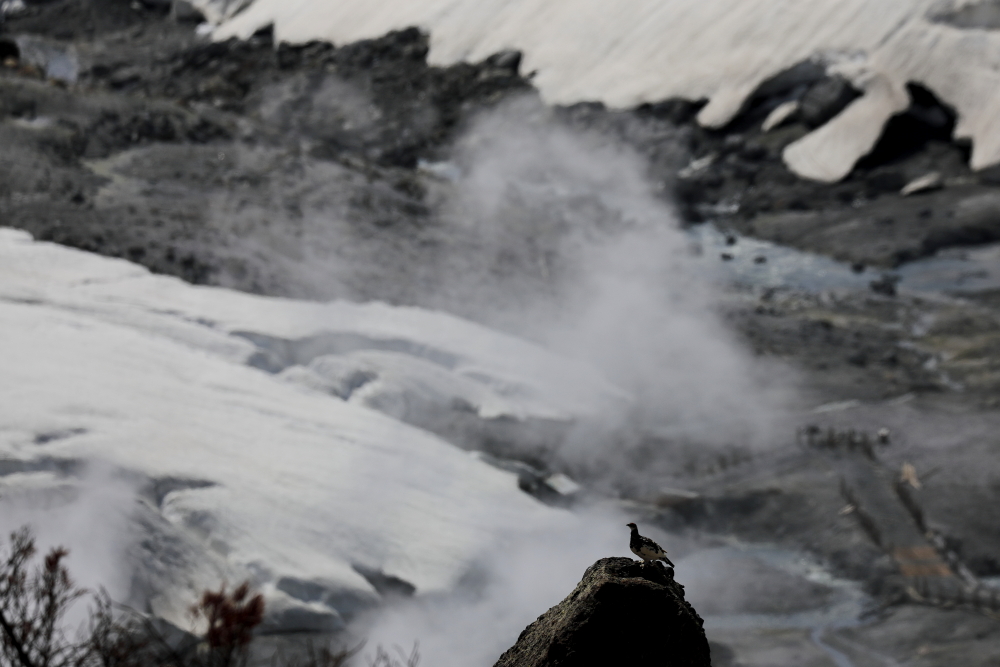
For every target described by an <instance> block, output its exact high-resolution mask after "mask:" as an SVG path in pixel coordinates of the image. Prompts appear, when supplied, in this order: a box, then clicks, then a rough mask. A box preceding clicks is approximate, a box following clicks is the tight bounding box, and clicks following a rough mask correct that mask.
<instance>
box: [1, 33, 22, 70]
mask: <svg viewBox="0 0 1000 667" xmlns="http://www.w3.org/2000/svg"><path fill="white" fill-rule="evenodd" d="M20 59H21V49H20V48H18V46H17V42H15V41H14V40H11V39H7V38H0V64H2V63H4V62H6V61H7V60H20Z"/></svg>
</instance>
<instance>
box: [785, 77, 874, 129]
mask: <svg viewBox="0 0 1000 667" xmlns="http://www.w3.org/2000/svg"><path fill="white" fill-rule="evenodd" d="M860 95H861V93H860V92H858V91H857V90H856V89H855V88H854V86H852V85H851V84H850V82H848V81H847V80H846V79H844V78H843V77H839V76H831V77H828V78H825V79H822V80H820V81H817V82H816V83H815V84H813V85H812V87H810V88H809V90H808V92H806V94H805V95H803V96H802V100H801V103H800V106H799V116H800V117H801V118H802V120H803V121H804V122H805V123H806V124H807V125H809V126H810V127H819V126H820V125H822V124H824V123H825V122H827V121H828V120H830V119H831V118H833V117H834V116H836V115H837V114H838V113H840V112H841V111H843V109H844V107H846V106H847V105H848V104H850V103H851V102H852V101H854V99H855V98H857V97H858V96H860Z"/></svg>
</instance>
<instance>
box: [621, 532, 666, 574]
mask: <svg viewBox="0 0 1000 667" xmlns="http://www.w3.org/2000/svg"><path fill="white" fill-rule="evenodd" d="M625 525H626V526H628V527H629V528H631V529H632V539H630V540H629V541H628V548H629V549H631V550H632V553H634V554H635V555H636V556H638V557H639V558H641V559H642V564H643V565H645V564H646V563H649V562H650V561H653V562H655V561H658V560H662V561H663V562H664V563H666V564H667V565H669V566H670V567H671V568H672V567H673V566H674V564H673V563H671V562H670V559H669V558H667V550H666V549H664V548H663V547H661V546H660V545H659V544H657V543H656V542H654V541H653V540H651V539H649V538H648V537H643V536H642V535H640V534H639V526H637V525H635V524H634V523H627V524H625Z"/></svg>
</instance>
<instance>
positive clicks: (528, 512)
mask: <svg viewBox="0 0 1000 667" xmlns="http://www.w3.org/2000/svg"><path fill="white" fill-rule="evenodd" d="M234 330H243V331H249V332H254V333H258V334H267V335H270V336H281V337H287V338H296V337H302V336H309V335H317V334H329V333H331V332H333V333H340V334H345V333H350V334H352V335H354V336H355V339H354V340H361V341H383V342H384V341H386V340H391V341H394V342H395V343H396V344H397V345H398V349H397V351H395V352H384V351H382V352H379V351H367V352H365V351H354V352H352V353H351V355H348V356H349V357H350V361H349V363H361V364H363V365H366V367H367V368H370V369H372V371H373V372H374V373H375V374H377V375H379V376H380V378H381V381H382V382H387V383H390V384H391V383H392V378H393V377H396V378H398V377H403V378H404V380H405V382H404V383H403V384H404V385H405V384H406V383H411V384H415V385H417V386H418V388H420V387H431V388H437V389H438V390H440V391H443V392H445V393H446V394H447V393H448V392H460V393H462V394H464V395H466V396H467V397H468V396H471V397H472V398H473V400H474V401H475V402H476V403H477V406H476V407H477V409H478V410H479V411H480V412H482V413H483V414H485V415H487V416H494V415H496V414H506V415H510V416H511V417H512V418H519V417H523V416H525V415H536V414H537V415H546V416H551V415H560V416H562V417H564V418H575V417H578V416H580V415H585V414H586V412H587V411H588V410H591V409H595V407H596V406H598V405H599V404H600V403H601V402H602V401H606V400H608V401H615V400H623V399H622V397H621V395H620V393H619V392H617V390H615V389H614V388H613V387H611V386H610V385H608V384H607V383H605V382H604V381H603V380H601V379H600V377H599V376H598V375H597V374H596V373H595V372H594V371H592V370H590V369H588V368H585V367H582V366H580V365H579V364H576V363H573V362H570V361H567V360H564V359H561V358H558V357H555V356H553V355H551V354H549V353H547V352H546V351H544V350H542V349H541V348H538V347H535V346H534V345H531V344H529V343H526V342H524V341H521V340H517V339H514V338H512V337H509V336H506V335H503V334H500V333H497V332H494V331H491V330H489V329H486V328H484V327H481V326H478V325H474V324H471V323H469V322H466V321H463V320H461V319H459V318H455V317H452V316H449V315H445V314H441V313H435V312H429V311H424V310H420V309H416V308H393V307H390V306H387V305H383V304H367V305H359V304H351V303H340V302H334V303H327V304H321V303H308V302H300V301H290V300H281V299H273V298H264V297H258V296H252V295H247V294H242V293H237V292H233V291H229V290H225V289H220V288H206V287H194V286H190V285H187V284H185V283H183V282H181V281H179V280H177V279H174V278H170V277H164V276H154V275H151V274H149V273H148V272H147V271H146V270H145V269H143V268H140V267H137V266H135V265H132V264H130V263H128V262H125V261H123V260H115V259H108V258H103V257H99V256H96V255H91V254H88V253H84V252H81V251H77V250H73V249H69V248H65V247H61V246H57V245H53V244H48V243H39V242H35V241H33V240H31V238H30V236H29V235H27V234H25V233H23V232H19V231H14V230H10V229H5V228H0V350H2V359H3V361H2V372H0V405H2V406H3V407H2V409H0V462H4V463H5V465H6V464H11V465H13V464H17V463H18V462H20V463H24V464H25V469H24V470H22V471H20V472H19V473H18V474H11V475H6V476H0V495H3V496H7V495H8V494H9V493H14V494H15V495H16V494H17V493H20V492H24V493H27V491H26V489H36V490H37V489H39V488H42V489H44V488H46V485H48V487H49V488H55V487H57V486H58V485H59V484H66V483H68V481H69V482H71V481H72V480H67V476H66V475H64V474H59V473H54V472H53V471H52V470H51V469H50V470H48V471H38V472H32V471H31V465H30V464H31V463H32V462H37V461H41V460H52V459H55V460H77V459H82V460H84V461H95V462H100V463H101V465H102V466H103V467H104V468H107V469H111V470H126V471H130V472H132V473H135V474H138V475H139V476H141V477H143V478H150V479H162V478H176V479H180V480H198V481H201V482H208V483H211V484H202V485H201V486H200V487H197V485H188V486H192V487H194V488H176V489H174V490H172V491H170V492H169V493H167V494H166V495H165V496H164V497H163V500H162V504H161V505H160V506H159V507H156V506H155V501H151V500H147V501H144V502H145V503H146V505H144V507H146V509H147V510H149V511H151V512H152V513H153V514H154V515H156V514H157V513H158V514H159V516H161V517H162V518H163V519H165V520H166V525H167V527H168V528H169V529H170V530H171V531H174V533H173V534H175V536H180V537H179V538H178V539H182V541H186V543H189V544H192V545H194V551H195V552H196V553H195V555H194V556H193V557H192V559H191V561H192V562H191V563H190V567H188V570H189V571H180V572H177V573H175V576H174V578H175V580H176V583H178V584H179V588H178V589H176V590H168V591H160V592H159V593H160V596H159V597H156V599H154V600H153V601H152V602H153V607H154V609H155V610H157V611H158V612H160V613H162V614H165V615H166V616H168V617H173V618H175V619H178V620H183V609H184V608H185V605H186V604H189V603H190V602H191V600H192V598H193V596H194V594H195V592H196V589H197V588H198V587H200V586H209V585H213V586H214V585H217V584H218V583H219V581H218V580H215V581H210V580H208V578H209V577H210V576H213V575H212V573H216V574H215V576H218V574H219V573H221V575H222V576H224V577H225V578H227V579H228V580H229V581H230V582H236V581H239V580H241V579H242V578H246V577H250V578H252V579H253V580H254V581H256V582H257V583H258V584H259V585H261V586H263V589H264V590H265V591H266V592H267V594H268V595H269V596H270V598H271V600H272V602H274V603H275V606H274V608H279V607H281V606H282V605H285V606H288V605H291V606H294V605H296V604H298V605H299V606H300V607H303V608H305V607H309V608H316V606H317V605H316V603H311V606H310V605H306V604H304V603H296V602H295V601H294V600H291V598H289V597H288V596H286V595H285V594H284V593H280V592H279V591H278V590H276V589H275V584H276V582H278V581H279V580H280V579H281V578H282V577H294V578H296V579H299V580H304V581H320V582H325V584H327V585H328V586H329V587H330V588H331V589H332V590H335V591H338V590H339V591H341V592H343V591H347V592H348V593H351V594H353V595H354V596H355V597H356V598H359V599H365V598H366V597H367V598H369V599H374V598H375V593H374V591H373V589H372V587H371V586H370V585H369V584H368V582H367V581H366V580H365V579H364V578H363V577H361V576H360V575H359V574H357V573H356V572H355V571H354V570H353V569H352V568H351V564H353V563H359V564H362V565H365V566H368V567H371V568H378V569H382V570H384V571H385V572H387V573H389V574H392V575H395V576H398V577H401V578H403V579H405V580H407V581H409V582H411V583H413V584H414V585H415V586H416V587H417V589H418V591H419V592H421V593H425V592H431V591H440V590H447V589H449V588H450V587H452V586H453V585H454V584H455V582H456V581H457V580H458V579H459V578H461V577H462V576H463V575H464V574H466V572H467V571H468V570H469V568H470V567H471V566H472V565H473V564H474V563H475V562H476V561H477V559H478V558H479V557H480V555H481V554H482V553H484V552H485V551H488V550H489V549H491V548H492V547H493V545H494V544H495V543H496V541H497V540H498V539H500V536H502V535H504V534H506V533H508V532H509V531H511V530H514V529H515V528H516V529H517V530H540V529H544V528H546V527H556V526H564V525H566V524H567V523H569V522H571V521H572V519H571V517H570V515H569V514H568V513H567V512H564V511H561V510H555V509H552V508H549V507H546V506H544V505H541V504H540V503H538V502H537V501H535V500H534V499H532V498H531V497H529V496H527V495H526V494H524V493H522V492H521V491H520V490H518V488H517V483H516V477H515V476H514V475H512V474H510V473H507V472H503V471H500V470H497V469H496V468H493V467H491V466H489V465H487V464H485V463H483V462H482V461H481V460H480V459H478V458H476V457H473V456H470V455H469V454H468V453H466V452H463V451H462V450H460V449H459V448H457V447H455V446H453V445H451V444H448V443H446V442H444V441H443V440H441V439H439V438H438V437H436V436H434V435H432V434H430V433H428V432H426V431H423V430H420V429H417V428H413V427H411V426H408V425H406V424H404V423H402V422H400V421H398V420H395V419H393V418H391V417H389V416H386V415H384V414H381V413H379V412H376V411H373V410H371V409H369V408H367V407H364V406H363V405H359V404H358V403H356V402H345V401H343V400H340V399H338V398H336V397H333V396H330V395H329V393H325V392H321V391H314V390H310V389H303V388H302V386H301V385H300V384H294V383H291V384H290V383H289V382H288V381H286V380H287V378H283V377H282V376H280V375H272V374H270V373H267V372H265V371H262V370H258V369H256V368H253V367H251V366H248V365H247V363H246V361H247V360H248V359H249V358H250V357H251V355H252V354H253V353H254V352H255V348H254V346H253V344H251V343H250V342H249V341H248V340H247V339H246V338H244V337H239V336H234V335H232V334H231V332H232V331H234ZM403 343H405V345H403ZM399 350H403V351H399ZM406 350H409V351H410V352H409V353H407V352H405V351H406ZM427 350H434V351H436V352H437V353H439V354H438V355H437V356H434V355H431V357H427V356H424V357H421V356H420V352H421V351H424V352H426V351H427ZM440 358H446V359H448V360H450V362H451V364H450V366H446V365H442V364H440V363H433V362H432V361H429V360H428V359H440ZM321 359H325V360H326V361H329V360H330V356H329V355H327V356H325V357H324V356H321ZM322 366H323V364H322V363H319V364H314V370H316V369H318V370H319V371H322ZM387 368H389V369H392V370H393V373H394V374H395V375H393V374H389V375H387V376H386V377H384V378H383V377H381V374H382V373H383V371H384V370H385V369H387ZM300 370H301V371H303V372H304V370H305V369H302V368H300ZM505 387H506V388H508V389H509V388H510V387H515V388H516V391H513V390H511V391H506V392H505V389H504V388H505ZM442 388H443V389H442ZM470 388H471V389H470ZM395 391H398V392H400V393H403V394H405V391H406V387H405V386H404V387H403V389H398V388H397V389H395ZM39 436H45V437H39ZM2 469H6V468H2ZM69 476H70V477H72V475H69ZM104 511H105V510H103V509H97V510H95V515H94V516H91V517H89V520H90V521H92V522H93V523H94V524H95V525H96V524H102V522H106V521H108V520H109V519H108V518H107V517H106V516H105V515H104ZM148 513H149V512H147V514H148ZM78 514H79V512H78ZM87 520H88V519H86V518H82V519H81V521H82V522H84V523H86V521H87ZM143 566H144V567H148V568H151V569H157V568H160V569H163V568H166V569H168V570H169V568H170V567H175V569H176V564H174V565H171V564H170V563H153V564H150V563H146V564H143ZM180 569H181V570H184V568H183V567H181V568H180ZM185 586H187V589H185V588H184V587H185ZM320 606H322V605H320ZM333 606H334V607H336V605H333Z"/></svg>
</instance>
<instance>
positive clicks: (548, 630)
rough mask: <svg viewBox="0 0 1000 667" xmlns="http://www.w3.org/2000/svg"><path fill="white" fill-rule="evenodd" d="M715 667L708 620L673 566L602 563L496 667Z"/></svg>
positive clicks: (621, 560) (604, 560)
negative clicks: (696, 607) (704, 623)
mask: <svg viewBox="0 0 1000 667" xmlns="http://www.w3.org/2000/svg"><path fill="white" fill-rule="evenodd" d="M626 664H642V665H670V666H680V665H685V666H686V665H691V666H694V665H704V666H705V667H708V666H709V665H710V664H711V657H710V651H709V646H708V640H707V639H706V638H705V632H704V630H702V620H701V617H700V616H698V613H697V612H696V611H695V610H694V608H693V607H692V606H691V605H690V604H688V603H687V602H686V601H685V600H684V587H683V586H681V585H680V584H678V583H677V582H676V581H674V578H673V574H672V573H671V572H670V571H668V570H667V569H666V568H662V567H653V566H646V567H644V566H643V565H641V564H640V563H637V562H635V561H633V560H631V559H629V558H602V559H601V560H599V561H597V562H596V563H594V564H593V565H591V566H590V567H589V568H587V571H586V572H585V573H584V575H583V579H582V580H581V581H580V583H579V584H578V585H577V587H576V589H575V590H574V591H573V592H572V593H570V594H569V596H568V597H567V598H566V599H565V600H563V601H562V602H560V603H559V604H557V605H556V606H554V607H552V608H551V609H549V610H548V611H547V612H545V613H544V614H542V615H541V616H539V617H538V620H536V621H535V622H534V623H532V624H531V625H529V626H528V627H527V628H525V630H524V632H522V633H521V636H520V637H518V638H517V643H515V644H514V646H512V647H511V648H510V649H508V650H507V651H506V652H505V653H504V654H503V655H502V656H500V659H499V660H498V661H497V663H496V666H495V667H515V666H516V667H542V666H548V665H559V666H560V667H584V666H590V665H626Z"/></svg>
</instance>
